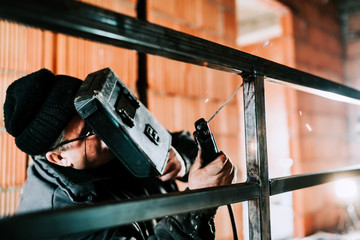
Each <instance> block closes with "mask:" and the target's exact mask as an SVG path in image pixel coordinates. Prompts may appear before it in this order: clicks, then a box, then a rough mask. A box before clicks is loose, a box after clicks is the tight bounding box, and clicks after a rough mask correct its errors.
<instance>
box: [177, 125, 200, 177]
mask: <svg viewBox="0 0 360 240" xmlns="http://www.w3.org/2000/svg"><path fill="white" fill-rule="evenodd" d="M171 136H172V142H171V145H172V146H173V147H174V148H175V149H176V151H177V152H178V153H179V154H180V156H181V157H182V158H183V159H184V162H185V167H186V174H185V176H184V177H182V178H179V180H181V181H183V182H186V181H187V179H188V173H189V170H190V167H191V165H192V164H193V163H194V161H195V158H196V156H197V154H198V150H199V149H198V147H197V145H196V143H195V141H194V139H193V137H192V136H191V134H190V133H189V132H188V131H181V132H174V133H171Z"/></svg>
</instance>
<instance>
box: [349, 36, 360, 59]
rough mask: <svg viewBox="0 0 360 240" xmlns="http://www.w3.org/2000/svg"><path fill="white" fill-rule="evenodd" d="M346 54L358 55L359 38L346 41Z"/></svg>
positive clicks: (352, 56)
mask: <svg viewBox="0 0 360 240" xmlns="http://www.w3.org/2000/svg"><path fill="white" fill-rule="evenodd" d="M346 50H347V51H346V55H347V57H348V58H354V57H356V56H359V55H360V40H359V39H356V40H351V41H348V42H347V49H346Z"/></svg>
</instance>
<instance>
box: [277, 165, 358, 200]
mask: <svg viewBox="0 0 360 240" xmlns="http://www.w3.org/2000/svg"><path fill="white" fill-rule="evenodd" d="M349 177H360V165H356V166H351V167H345V168H339V169H332V170H328V171H322V172H313V173H307V174H300V175H294V176H290V177H281V178H274V179H271V180H270V195H276V194H280V193H284V192H289V191H294V190H298V189H302V188H307V187H312V186H316V185H320V184H323V183H328V182H331V181H335V180H338V179H340V178H349Z"/></svg>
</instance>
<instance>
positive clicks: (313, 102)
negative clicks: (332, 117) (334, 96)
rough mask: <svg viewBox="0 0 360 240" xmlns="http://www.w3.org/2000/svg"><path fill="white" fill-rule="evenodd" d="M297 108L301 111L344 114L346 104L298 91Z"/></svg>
mask: <svg viewBox="0 0 360 240" xmlns="http://www.w3.org/2000/svg"><path fill="white" fill-rule="evenodd" d="M297 97H298V108H299V111H300V110H301V111H302V112H303V113H305V112H312V113H319V114H341V115H345V114H346V104H345V103H342V102H338V101H333V100H329V99H327V98H323V97H320V96H316V95H312V94H310V93H306V92H301V91H298V94H297Z"/></svg>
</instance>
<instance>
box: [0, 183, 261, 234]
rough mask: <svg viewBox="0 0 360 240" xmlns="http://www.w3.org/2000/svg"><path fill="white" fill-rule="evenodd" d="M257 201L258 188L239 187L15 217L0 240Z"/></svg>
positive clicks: (1, 224)
mask: <svg viewBox="0 0 360 240" xmlns="http://www.w3.org/2000/svg"><path fill="white" fill-rule="evenodd" d="M258 197H259V186H258V185H256V184H254V183H239V184H233V185H228V186H222V187H214V188H207V189H200V190H195V191H185V192H181V193H171V194H166V195H156V196H152V197H150V198H141V199H137V200H128V201H124V202H120V203H119V202H116V203H108V204H102V205H95V206H84V207H77V208H67V209H62V210H57V211H44V212H38V213H29V214H23V215H17V216H13V217H10V218H5V219H1V220H0V232H1V238H2V239H27V240H30V239H46V238H51V237H61V236H65V235H69V234H73V233H79V232H83V231H94V230H99V229H104V228H110V227H115V226H119V225H123V224H129V223H132V222H136V221H144V220H148V219H154V218H158V217H163V216H167V215H172V214H177V213H182V212H189V211H193V210H198V209H206V208H211V207H215V206H220V205H225V204H231V203H235V202H242V201H246V200H249V199H255V198H258Z"/></svg>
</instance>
